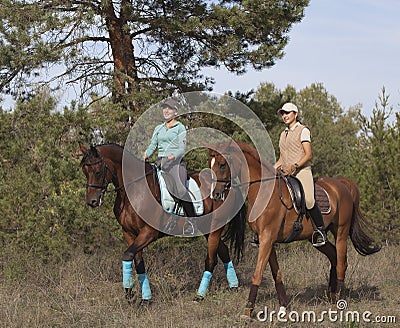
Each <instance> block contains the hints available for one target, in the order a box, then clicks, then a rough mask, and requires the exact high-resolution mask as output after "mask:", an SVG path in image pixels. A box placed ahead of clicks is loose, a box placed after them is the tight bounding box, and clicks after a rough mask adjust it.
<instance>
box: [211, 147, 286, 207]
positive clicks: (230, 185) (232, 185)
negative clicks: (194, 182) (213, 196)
mask: <svg viewBox="0 0 400 328" xmlns="http://www.w3.org/2000/svg"><path fill="white" fill-rule="evenodd" d="M221 155H223V157H225V158H226V160H227V163H228V164H229V166H231V165H233V160H232V155H231V154H221ZM275 179H280V175H275V176H274V177H266V178H262V179H256V180H250V181H245V182H239V183H235V182H232V179H231V178H230V179H219V178H217V179H215V178H211V182H213V183H218V182H219V183H225V185H224V188H223V190H222V192H221V195H220V196H219V200H221V201H224V199H225V197H226V195H227V192H228V191H229V190H231V189H232V188H240V187H243V186H248V187H250V185H252V184H254V183H260V182H264V181H271V180H275Z"/></svg>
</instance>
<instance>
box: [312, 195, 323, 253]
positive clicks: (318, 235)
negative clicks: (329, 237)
mask: <svg viewBox="0 0 400 328" xmlns="http://www.w3.org/2000/svg"><path fill="white" fill-rule="evenodd" d="M308 213H309V214H310V217H311V220H312V221H313V223H314V224H313V226H314V233H313V235H312V240H311V241H312V244H313V246H315V247H320V246H323V245H325V243H326V232H325V226H324V219H323V218H322V213H321V210H320V209H319V207H318V205H317V203H315V205H314V207H313V208H312V209H310V210H308Z"/></svg>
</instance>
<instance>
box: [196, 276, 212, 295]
mask: <svg viewBox="0 0 400 328" xmlns="http://www.w3.org/2000/svg"><path fill="white" fill-rule="evenodd" d="M211 277H212V273H211V272H210V271H204V273H203V278H202V279H201V283H200V286H199V289H198V290H197V295H199V296H201V297H205V296H206V294H207V289H208V285H209V284H210V280H211Z"/></svg>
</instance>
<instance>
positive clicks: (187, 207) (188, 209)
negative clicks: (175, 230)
mask: <svg viewBox="0 0 400 328" xmlns="http://www.w3.org/2000/svg"><path fill="white" fill-rule="evenodd" d="M181 204H182V207H183V211H184V212H185V214H186V216H187V217H190V218H193V217H195V216H196V213H195V211H194V206H193V203H192V202H187V201H185V200H181Z"/></svg>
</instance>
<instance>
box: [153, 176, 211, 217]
mask: <svg viewBox="0 0 400 328" xmlns="http://www.w3.org/2000/svg"><path fill="white" fill-rule="evenodd" d="M157 176H158V183H159V184H160V191H161V205H162V207H163V209H164V210H165V211H166V212H168V213H173V214H176V215H180V216H184V213H183V209H182V208H179V209H178V213H176V212H175V211H174V209H175V200H174V199H173V198H172V196H171V194H170V193H169V191H168V189H167V185H166V183H165V180H164V178H163V176H162V170H157ZM186 188H188V190H189V194H190V198H191V199H192V202H193V207H194V211H195V213H196V215H197V216H200V215H203V214H204V204H203V196H202V195H201V191H200V188H199V186H198V185H197V183H196V181H194V179H192V178H189V179H188V180H186Z"/></svg>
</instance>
